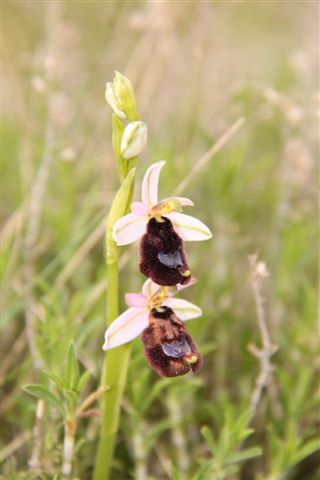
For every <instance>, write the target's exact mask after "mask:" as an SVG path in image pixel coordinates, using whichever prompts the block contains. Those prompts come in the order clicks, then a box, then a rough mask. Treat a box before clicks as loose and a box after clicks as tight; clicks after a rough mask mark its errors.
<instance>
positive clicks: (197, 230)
mask: <svg viewBox="0 0 320 480" xmlns="http://www.w3.org/2000/svg"><path fill="white" fill-rule="evenodd" d="M164 216H165V217H167V218H169V219H170V220H171V222H172V223H173V227H174V229H175V231H176V232H177V234H178V235H179V237H181V238H182V240H185V241H197V240H198V241H199V240H208V239H209V238H211V237H212V233H211V232H210V230H209V228H208V227H207V226H206V225H205V224H204V223H202V222H201V221H200V220H198V219H197V218H195V217H191V216H190V215H185V214H184V213H178V212H172V213H168V214H166V215H164Z"/></svg>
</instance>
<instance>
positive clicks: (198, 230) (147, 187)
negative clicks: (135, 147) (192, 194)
mask: <svg viewBox="0 0 320 480" xmlns="http://www.w3.org/2000/svg"><path fill="white" fill-rule="evenodd" d="M165 163H166V162H165V161H160V162H157V163H154V164H153V165H151V166H150V167H149V168H148V170H147V171H146V173H145V176H144V178H143V182H142V192H141V198H142V201H141V202H133V203H132V204H131V213H129V214H128V215H125V216H124V217H122V218H120V219H119V220H118V221H117V222H116V223H115V225H114V228H113V237H114V240H115V241H116V243H117V244H118V245H128V244H129V243H132V242H134V241H135V240H138V239H139V238H141V237H142V236H143V235H144V234H145V233H146V227H147V224H148V222H149V221H150V219H152V218H154V219H156V220H157V221H158V222H161V221H162V218H167V219H169V220H170V221H171V223H172V225H173V228H174V230H175V232H176V233H177V234H178V235H179V237H180V238H181V239H182V240H185V241H196V240H208V239H209V238H211V237H212V234H211V232H210V230H209V229H208V227H207V226H206V225H205V224H204V223H202V222H201V221H200V220H198V219H197V218H194V217H191V216H190V215H185V214H184V213H181V210H182V207H183V206H193V202H192V201H191V200H189V199H188V198H185V197H169V198H165V199H163V200H160V201H158V182H159V175H160V171H161V169H162V167H163V166H164V164H165Z"/></svg>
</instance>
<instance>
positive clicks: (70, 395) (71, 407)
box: [63, 389, 78, 416]
mask: <svg viewBox="0 0 320 480" xmlns="http://www.w3.org/2000/svg"><path fill="white" fill-rule="evenodd" d="M63 395H64V398H65V401H66V406H67V411H68V413H69V415H71V416H72V415H73V414H74V412H75V410H76V408H77V403H78V395H77V394H76V392H74V391H73V390H67V389H65V390H63Z"/></svg>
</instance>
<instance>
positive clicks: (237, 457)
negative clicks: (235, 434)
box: [228, 447, 262, 463]
mask: <svg viewBox="0 0 320 480" xmlns="http://www.w3.org/2000/svg"><path fill="white" fill-rule="evenodd" d="M261 454H262V450H261V448H260V447H252V448H247V449H246V450H243V452H237V453H235V454H233V455H232V456H231V458H230V460H229V462H228V463H238V462H243V461H244V460H249V459H250V458H255V457H258V456H259V455H261Z"/></svg>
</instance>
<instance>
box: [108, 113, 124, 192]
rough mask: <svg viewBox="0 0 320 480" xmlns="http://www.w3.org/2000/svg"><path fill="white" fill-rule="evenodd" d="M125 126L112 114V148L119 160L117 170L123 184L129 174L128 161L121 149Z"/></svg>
mask: <svg viewBox="0 0 320 480" xmlns="http://www.w3.org/2000/svg"><path fill="white" fill-rule="evenodd" d="M124 129H125V126H124V125H123V123H122V122H121V120H119V118H118V117H117V116H116V115H115V114H114V113H113V114H112V146H113V149H114V151H115V154H116V159H117V170H118V176H119V180H120V182H121V183H122V182H123V180H124V178H125V176H126V173H127V160H126V159H125V158H123V157H122V156H121V153H120V147H121V140H122V135H123V132H124Z"/></svg>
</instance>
